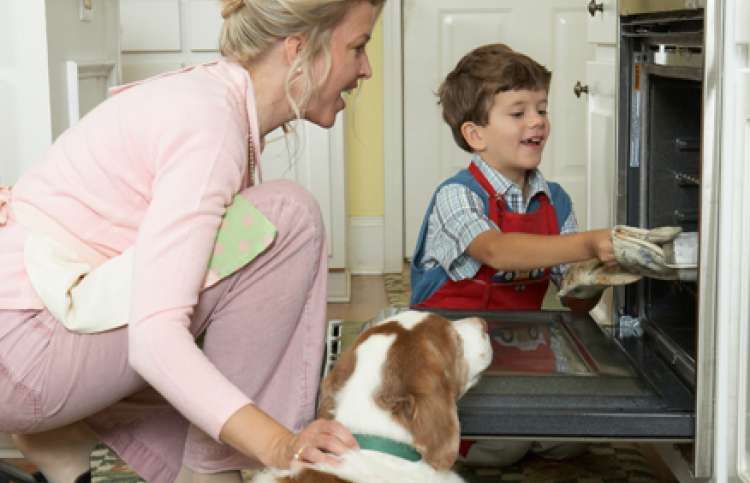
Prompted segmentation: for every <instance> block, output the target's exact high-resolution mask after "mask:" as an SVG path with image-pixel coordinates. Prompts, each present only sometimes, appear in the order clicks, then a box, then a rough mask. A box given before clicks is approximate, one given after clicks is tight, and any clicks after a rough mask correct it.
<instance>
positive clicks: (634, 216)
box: [616, 10, 703, 390]
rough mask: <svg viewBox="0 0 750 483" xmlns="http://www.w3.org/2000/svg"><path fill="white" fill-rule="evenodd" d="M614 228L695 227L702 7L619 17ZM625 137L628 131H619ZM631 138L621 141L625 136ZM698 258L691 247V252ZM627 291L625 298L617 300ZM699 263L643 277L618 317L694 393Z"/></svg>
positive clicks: (690, 229)
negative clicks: (663, 276) (674, 276)
mask: <svg viewBox="0 0 750 483" xmlns="http://www.w3.org/2000/svg"><path fill="white" fill-rule="evenodd" d="M621 27H622V28H621V35H622V37H621V61H622V63H621V69H622V70H621V73H622V75H621V77H620V81H621V86H622V87H621V90H620V92H621V96H623V97H622V98H621V102H625V103H626V104H625V105H627V106H629V109H623V110H622V111H621V112H623V111H624V112H625V113H627V115H625V116H621V118H620V123H621V126H623V127H627V129H621V131H620V132H621V137H620V145H621V146H620V154H621V156H620V163H621V166H620V170H619V171H618V172H619V173H620V177H621V179H620V180H619V181H620V183H619V184H620V187H621V191H620V193H619V201H620V203H619V207H618V208H619V209H618V222H619V223H626V224H628V225H631V226H640V227H644V228H655V227H659V226H679V227H681V228H682V230H683V232H685V233H693V234H696V239H697V233H698V232H699V230H700V191H701V190H700V186H701V158H700V147H701V136H700V133H701V118H702V106H701V99H702V79H703V49H702V46H703V16H702V11H701V10H696V11H685V12H672V13H669V14H647V15H635V16H631V17H624V18H623V19H622V24H621ZM625 132H627V134H626V135H625ZM625 136H627V139H625ZM696 252H697V249H696ZM623 292H624V294H623ZM697 294H698V285H697V260H696V261H695V265H694V266H691V267H689V268H688V269H684V270H680V279H679V280H674V281H663V280H655V279H645V280H643V281H641V282H639V283H638V284H637V285H634V286H630V287H627V288H626V289H624V290H620V291H619V294H618V296H616V300H617V302H616V307H617V309H616V310H617V315H618V317H617V320H618V322H620V324H621V325H622V324H624V325H625V326H627V325H628V324H633V323H634V322H633V321H636V323H637V324H638V326H639V327H640V328H642V330H643V335H642V338H643V339H644V340H643V344H646V346H647V347H648V349H647V350H654V351H655V352H657V353H658V354H659V355H660V357H661V358H662V359H663V360H664V361H665V363H666V364H668V365H669V366H670V367H671V368H672V369H673V370H674V371H675V372H676V373H677V374H678V376H679V377H680V378H681V379H682V381H683V382H684V383H685V384H687V385H688V386H689V387H690V388H692V389H693V390H694V389H695V385H696V354H697V344H696V334H697V323H698V310H697V309H698V298H697Z"/></svg>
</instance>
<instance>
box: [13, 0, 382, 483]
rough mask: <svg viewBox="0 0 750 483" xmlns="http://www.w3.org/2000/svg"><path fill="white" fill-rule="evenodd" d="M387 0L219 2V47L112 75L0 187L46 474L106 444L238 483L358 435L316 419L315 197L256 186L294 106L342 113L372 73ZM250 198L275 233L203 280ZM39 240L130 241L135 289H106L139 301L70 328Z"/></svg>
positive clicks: (197, 476)
mask: <svg viewBox="0 0 750 483" xmlns="http://www.w3.org/2000/svg"><path fill="white" fill-rule="evenodd" d="M384 1H385V0H223V1H222V15H223V17H224V19H225V20H224V26H223V29H222V34H221V52H222V54H223V56H222V58H221V59H220V60H218V61H216V62H211V63H207V64H204V65H200V66H195V67H191V68H186V69H182V70H180V71H178V72H173V73H169V74H167V75H162V76H159V77H157V78H153V79H149V80H147V81H143V82H140V83H137V84H135V85H129V86H123V87H121V88H118V89H117V90H116V93H115V95H113V96H112V97H111V98H110V99H108V100H107V101H105V102H104V103H102V104H101V105H100V106H98V107H97V108H96V109H94V110H93V111H92V112H90V113H89V114H88V115H87V116H86V117H84V118H83V119H82V120H81V121H80V122H79V123H78V124H76V125H75V126H73V127H72V128H70V129H69V130H68V131H66V132H65V133H63V134H62V135H61V136H60V138H59V139H58V140H57V141H56V142H55V143H54V144H53V146H52V147H51V149H50V150H49V152H48V153H47V155H46V159H45V160H44V162H43V163H39V164H38V165H37V166H36V167H35V168H34V169H32V170H30V171H29V172H27V173H25V174H24V176H23V177H22V178H21V179H20V180H19V181H18V183H17V184H16V185H15V186H13V188H12V189H8V188H7V187H6V188H0V280H2V283H0V431H2V432H8V433H13V434H14V440H15V442H16V445H17V446H18V448H19V449H20V450H21V451H22V452H23V453H24V454H25V455H26V457H27V458H28V459H29V460H30V461H32V462H33V463H35V464H36V465H37V466H38V467H39V469H40V470H41V472H42V473H43V474H44V476H45V477H46V478H47V479H48V480H49V481H52V482H54V483H68V482H73V481H84V480H86V479H87V478H90V474H88V473H87V472H88V471H89V453H90V451H91V449H92V448H93V446H94V445H95V443H96V441H102V442H103V443H105V444H107V445H108V446H110V447H111V448H113V449H114V450H115V451H116V452H117V453H118V454H119V455H120V456H121V457H122V458H123V459H124V460H125V461H126V462H127V463H128V464H129V465H130V466H131V467H132V468H133V469H134V470H135V471H136V472H138V473H139V475H140V476H141V477H143V478H144V479H145V480H147V481H151V482H159V483H160V482H172V481H182V482H188V481H195V482H199V481H228V482H229V481H240V475H239V472H238V471H236V470H237V469H238V468H244V467H253V466H256V467H257V466H261V465H262V466H274V467H280V468H285V467H288V466H289V465H290V463H291V462H292V461H293V460H302V461H307V462H312V463H315V462H322V461H329V462H333V461H335V460H336V455H337V454H340V453H341V452H343V451H345V450H346V449H348V448H350V447H355V446H356V442H355V441H354V439H353V438H352V436H351V434H350V433H349V432H348V430H346V428H344V427H342V426H340V425H338V424H336V423H334V422H330V421H322V420H317V421H313V422H310V421H311V420H312V419H313V416H314V410H315V396H316V393H317V389H318V383H319V374H320V367H321V362H322V351H323V343H322V340H323V333H324V324H325V297H326V285H325V281H326V275H327V268H326V249H325V240H324V230H323V226H322V222H321V217H320V212H319V208H318V206H317V204H316V203H315V201H314V200H313V199H312V197H311V196H310V195H309V194H308V193H307V192H305V191H304V190H303V189H301V188H300V187H298V186H297V185H294V184H293V183H291V182H286V181H277V182H269V183H263V184H258V185H253V178H254V176H253V173H254V169H253V164H254V163H253V161H254V160H255V159H256V155H258V154H259V153H260V150H261V148H262V139H263V137H264V135H265V134H267V133H269V132H270V131H272V130H274V129H276V128H278V127H280V126H285V125H286V124H287V123H289V122H290V121H293V120H295V119H297V118H302V119H306V120H309V121H311V122H313V123H315V124H318V125H320V126H324V127H330V126H331V125H332V124H333V122H334V119H335V116H336V113H337V112H338V111H340V110H342V109H343V108H344V101H343V99H342V97H341V96H342V93H343V92H345V91H348V90H351V89H354V88H355V87H356V86H357V84H358V82H359V81H360V80H362V79H367V78H369V77H370V75H371V71H370V65H369V61H368V58H367V54H366V52H365V46H366V44H367V42H368V40H369V39H370V35H371V32H372V28H373V25H374V23H375V20H376V18H377V16H378V14H379V13H380V10H381V9H382V5H383V2H384ZM238 194H239V197H238V198H239V199H240V200H241V201H242V202H243V203H246V204H247V206H248V208H247V209H252V210H256V211H255V213H256V214H255V215H254V216H257V218H258V219H262V220H264V221H265V222H266V225H265V226H266V228H268V227H270V230H271V235H270V236H269V235H268V232H266V234H265V235H266V242H265V244H264V245H263V246H262V247H261V249H260V250H259V253H258V254H257V255H255V256H254V257H253V258H252V259H251V260H249V261H248V262H247V263H245V264H244V265H241V266H239V267H237V268H236V270H232V271H230V272H229V273H227V274H224V275H220V276H218V277H216V276H215V277H214V279H213V280H210V281H209V278H210V277H209V275H210V274H207V267H208V266H209V264H211V263H212V262H213V260H214V259H215V258H216V257H217V256H218V254H219V252H220V251H221V250H220V249H219V248H220V247H219V246H218V245H219V244H218V242H216V240H217V233H219V234H221V230H223V227H224V223H223V221H222V220H223V218H224V215H225V211H226V209H227V206H230V205H231V206H234V204H235V201H236V200H237V198H235V196H236V195H238ZM244 220H245V222H247V223H250V226H249V228H248V230H249V231H251V230H252V229H254V228H253V227H254V226H258V224H257V223H255V218H253V219H251V218H250V217H249V216H248V217H246V218H244ZM34 237H36V238H39V237H41V238H42V239H44V240H47V241H49V243H51V244H53V245H54V246H55V247H62V248H65V249H67V250H68V251H67V252H65V253H66V256H68V259H67V261H70V260H69V259H70V258H71V257H72V258H74V259H75V260H73V261H74V262H75V263H76V264H78V265H80V266H84V267H88V268H91V267H97V266H99V265H101V266H106V264H107V262H108V261H111V260H112V259H115V258H117V257H118V255H120V254H121V253H123V252H125V251H126V250H129V249H132V251H133V253H134V256H133V260H134V261H133V262H132V264H131V265H132V270H130V269H128V272H132V282H131V283H132V287H130V288H129V291H130V292H131V293H122V294H115V295H113V294H112V293H109V294H106V295H105V296H103V297H104V299H103V300H97V302H100V305H101V306H104V310H106V306H108V305H109V304H110V303H111V304H118V303H121V301H122V298H126V299H127V301H128V304H129V305H128V307H129V317H128V321H127V322H128V324H127V327H114V328H112V327H108V330H103V331H98V332H97V331H91V332H90V333H77V332H73V331H70V330H67V329H66V328H65V327H64V326H63V324H62V323H61V322H60V320H59V317H58V318H56V317H55V316H54V315H53V314H52V313H51V312H50V310H49V308H50V307H49V306H48V305H49V304H47V303H45V300H47V299H43V295H42V293H43V292H44V290H42V289H40V288H39V284H42V285H44V284H45V283H47V282H46V281H45V280H41V281H39V280H38V279H35V280H32V279H34V278H35V277H30V276H29V273H32V272H34V270H32V269H31V267H32V266H33V265H35V264H37V265H38V264H39V259H38V258H37V259H35V258H34V256H33V253H34V252H33V250H31V249H30V248H29V247H30V246H31V243H29V240H31V239H32V238H34ZM25 251H26V256H24V252H25ZM29 253H32V255H29ZM42 255H44V254H42ZM78 265H77V266H78ZM27 268H28V269H29V270H27ZM88 268H87V269H88ZM49 273H51V271H50V272H49ZM91 273H92V274H93V273H94V271H92V272H91ZM50 276H51V275H50ZM88 276H89V275H85V276H83V275H82V276H81V277H79V278H80V280H75V281H74V282H73V283H74V284H75V283H78V282H80V281H81V280H83V281H85V279H86V278H87V277H88ZM41 278H42V279H45V278H46V276H43V277H41ZM209 282H210V283H209ZM68 295H69V294H68ZM52 297H53V298H54V294H52ZM107 297H109V299H108V298H107ZM66 300H67V299H66ZM200 334H204V336H205V337H204V341H203V346H202V349H201V348H199V347H198V346H197V345H196V342H195V339H196V337H198V336H199V335H200Z"/></svg>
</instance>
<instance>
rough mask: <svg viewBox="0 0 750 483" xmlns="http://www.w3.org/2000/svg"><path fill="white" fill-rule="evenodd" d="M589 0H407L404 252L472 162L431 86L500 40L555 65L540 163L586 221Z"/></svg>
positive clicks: (582, 221) (590, 54)
mask: <svg viewBox="0 0 750 483" xmlns="http://www.w3.org/2000/svg"><path fill="white" fill-rule="evenodd" d="M588 16H589V14H588V12H587V11H586V2H585V1H584V0H536V1H533V2H531V1H527V0H404V3H403V19H404V176H405V179H404V193H405V195H404V238H405V241H404V243H405V246H404V253H405V255H406V256H407V257H410V256H411V254H412V253H413V251H414V246H415V245H416V237H417V234H418V230H419V226H420V224H421V222H422V218H423V216H424V213H425V209H426V207H427V204H428V202H429V199H430V196H431V194H432V193H433V191H434V190H435V188H436V187H437V185H438V184H439V183H440V182H441V181H442V180H443V179H445V178H447V177H448V176H450V175H452V174H453V173H455V172H456V171H457V170H459V169H461V168H464V167H466V165H467V164H468V159H469V158H468V156H467V153H465V152H463V151H461V150H460V149H459V148H458V147H456V145H455V143H454V141H453V139H452V137H451V134H450V130H449V129H448V127H447V126H446V125H445V123H444V122H443V121H442V118H441V116H440V110H439V108H438V106H437V103H436V100H437V99H436V97H435V95H434V93H435V92H436V90H437V87H438V85H439V84H440V82H441V80H442V79H443V78H444V77H445V75H446V74H447V73H448V72H449V71H450V70H451V69H452V68H453V67H454V66H455V64H456V62H457V61H458V59H459V58H461V56H462V55H464V54H465V53H467V52H469V50H471V49H473V48H474V47H477V46H479V45H482V44H486V43H491V42H502V43H506V44H508V45H509V46H510V47H512V48H513V49H515V50H518V51H520V52H523V53H525V54H527V55H529V56H531V57H532V58H534V59H535V60H537V61H538V62H539V63H541V64H543V65H545V66H546V67H547V68H549V69H550V70H551V71H552V72H553V75H552V85H551V88H550V108H549V111H550V119H551V124H552V134H551V137H550V140H549V142H548V144H547V147H546V149H545V153H544V157H543V161H542V165H541V169H542V172H543V173H544V175H545V177H547V178H549V179H550V180H553V181H556V182H558V183H560V184H561V185H562V186H563V187H564V188H565V189H566V190H567V191H568V193H569V194H570V196H571V198H572V199H573V204H574V207H575V210H576V215H577V216H578V220H579V223H580V225H581V226H583V227H585V226H587V225H588V218H589V214H588V210H587V206H588V204H587V191H588V190H587V186H586V177H587V169H588V168H587V147H586V126H587V104H586V100H585V98H580V99H579V98H576V97H575V95H574V94H573V87H574V85H575V83H576V81H581V82H583V81H584V76H585V75H586V62H587V61H588V60H590V59H592V58H593V53H594V46H593V44H590V43H588V42H587V33H586V32H587V18H588Z"/></svg>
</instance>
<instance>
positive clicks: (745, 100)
mask: <svg viewBox="0 0 750 483" xmlns="http://www.w3.org/2000/svg"><path fill="white" fill-rule="evenodd" d="M735 5H736V7H735V8H737V9H738V12H737V15H736V17H735V24H734V25H735V28H734V31H735V34H736V36H737V49H736V50H735V55H736V56H737V57H736V58H737V59H738V60H739V64H738V66H737V80H738V82H737V87H738V91H739V92H740V99H739V102H738V106H739V109H738V111H739V112H738V116H737V123H736V126H737V130H736V137H737V142H736V144H735V151H734V158H735V163H737V164H739V165H742V166H744V167H745V173H746V174H745V180H746V183H747V181H748V180H750V173H749V172H748V171H749V170H748V160H750V57H749V56H750V32H748V29H747V26H748V25H750V4H749V3H748V2H747V1H744V0H738V1H736V2H735ZM745 186H747V184H745ZM745 198H746V201H745V208H746V209H750V200H747V197H745ZM746 212H747V211H745V213H746ZM743 232H744V233H745V234H746V235H747V234H748V227H747V226H746V227H745V228H744V229H743ZM743 252H744V250H743ZM745 260H746V263H750V261H748V258H747V256H746V257H745ZM745 266H747V265H745ZM744 278H745V280H747V277H746V276H745V277H744ZM746 289H747V286H745V290H746ZM742 305H743V310H742V312H741V313H742V315H743V317H742V319H741V322H742V323H741V324H740V330H741V336H740V344H739V353H738V357H737V359H738V360H739V361H742V362H741V363H740V373H739V377H738V380H739V385H738V386H739V388H740V390H739V394H738V408H737V411H736V413H735V417H736V420H737V422H738V423H739V424H738V426H739V428H740V429H739V438H738V442H739V451H738V455H739V464H738V468H737V472H738V474H739V477H740V478H741V479H742V481H744V482H746V483H750V417H748V415H750V355H749V354H750V330H749V329H748V324H747V322H748V317H750V306H749V305H750V304H748V302H747V301H746V300H745V301H744V302H743V304H742Z"/></svg>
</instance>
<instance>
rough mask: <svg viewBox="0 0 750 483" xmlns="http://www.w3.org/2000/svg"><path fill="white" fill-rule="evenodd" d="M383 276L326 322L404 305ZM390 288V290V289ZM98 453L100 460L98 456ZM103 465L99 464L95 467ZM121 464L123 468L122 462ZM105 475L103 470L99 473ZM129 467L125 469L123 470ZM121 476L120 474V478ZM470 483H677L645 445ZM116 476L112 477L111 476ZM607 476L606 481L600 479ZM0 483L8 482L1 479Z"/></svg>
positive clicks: (392, 281)
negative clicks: (510, 482) (506, 482)
mask: <svg viewBox="0 0 750 483" xmlns="http://www.w3.org/2000/svg"><path fill="white" fill-rule="evenodd" d="M403 275H404V276H403V277H400V276H399V275H386V276H385V277H383V276H354V277H352V285H351V294H352V295H351V301H350V302H349V303H346V304H329V305H328V320H334V319H339V320H347V321H366V320H370V319H372V318H374V317H375V316H376V315H377V314H378V313H379V312H380V311H381V310H382V309H383V308H385V307H387V306H389V305H405V304H406V303H407V302H406V295H407V292H408V279H407V274H406V273H404V274H403ZM386 287H387V288H386ZM99 453H103V456H102V455H99V456H97V455H98V454H99ZM112 457H113V455H112V454H111V453H109V452H108V450H106V448H103V447H102V448H99V449H97V450H96V451H95V453H94V455H93V457H92V459H93V460H96V459H98V461H99V462H101V460H104V462H105V465H111V464H114V467H115V469H116V470H117V471H110V473H107V472H106V470H107V468H106V467H105V468H100V469H97V468H95V470H94V481H96V482H99V483H105V482H106V483H111V482H114V481H117V482H123V483H124V482H127V483H133V482H137V481H139V480H138V479H137V478H132V477H131V478H127V477H123V476H124V475H123V473H122V470H119V469H118V467H117V464H118V463H117V462H114V463H111V462H110V461H108V460H109V459H111V458H112ZM6 462H10V463H13V464H15V465H17V466H19V467H21V468H23V469H25V470H27V471H33V470H34V468H33V466H31V465H29V464H28V463H26V462H24V461H23V460H6ZM97 464H99V463H97ZM120 465H121V463H120ZM101 470H105V471H101ZM126 470H127V468H125V471H126ZM118 471H119V473H118ZM461 473H462V476H464V478H466V480H467V482H469V483H489V482H502V481H519V482H520V481H522V482H550V483H563V482H565V483H615V482H617V483H620V482H643V483H646V482H666V483H674V482H676V480H675V479H674V477H673V476H672V475H671V473H670V472H669V470H668V469H667V468H666V466H665V465H664V464H663V463H662V462H661V460H660V459H659V457H658V456H657V454H656V453H655V452H654V451H653V450H652V449H651V448H650V447H649V446H648V445H645V444H619V445H613V444H596V445H592V446H591V449H590V450H589V452H588V453H587V454H585V455H583V456H582V457H577V458H575V459H573V460H570V461H567V462H562V463H560V462H549V461H546V460H543V459H542V458H539V457H534V456H530V457H527V458H525V459H524V460H522V461H521V462H520V463H519V464H518V465H514V466H512V467H506V468H503V469H498V468H480V469H468V468H463V469H461ZM110 474H112V475H115V476H112V477H110V476H108V475H110ZM602 475H604V476H602ZM0 483H5V482H3V481H2V480H0Z"/></svg>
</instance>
